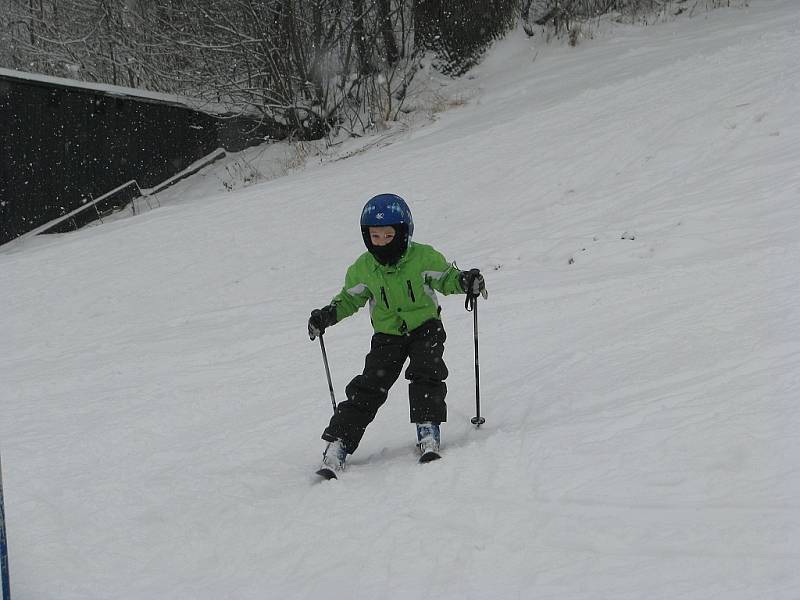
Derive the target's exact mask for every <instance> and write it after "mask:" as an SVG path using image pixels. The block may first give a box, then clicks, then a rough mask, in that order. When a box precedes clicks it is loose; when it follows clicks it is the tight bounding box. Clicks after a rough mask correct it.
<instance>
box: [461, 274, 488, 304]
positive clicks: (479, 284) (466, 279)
mask: <svg viewBox="0 0 800 600" xmlns="http://www.w3.org/2000/svg"><path fill="white" fill-rule="evenodd" d="M458 279H459V282H460V283H461V289H462V290H464V292H465V293H466V294H468V295H470V296H477V295H479V294H480V295H481V296H483V297H484V299H485V298H486V297H487V295H488V294H487V293H486V281H485V280H484V279H483V275H481V272H480V270H478V269H470V270H469V271H461V275H460V276H459V278H458Z"/></svg>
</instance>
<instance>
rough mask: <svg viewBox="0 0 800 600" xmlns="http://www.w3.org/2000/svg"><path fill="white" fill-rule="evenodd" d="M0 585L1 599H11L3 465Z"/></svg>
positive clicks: (0, 475)
mask: <svg viewBox="0 0 800 600" xmlns="http://www.w3.org/2000/svg"><path fill="white" fill-rule="evenodd" d="M0 587H2V589H3V600H11V584H10V583H9V575H8V545H7V543H6V517H5V510H4V508H3V467H2V466H0Z"/></svg>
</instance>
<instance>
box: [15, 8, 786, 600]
mask: <svg viewBox="0 0 800 600" xmlns="http://www.w3.org/2000/svg"><path fill="white" fill-rule="evenodd" d="M749 4H750V7H749V8H747V9H735V10H734V9H730V10H720V11H715V12H712V13H709V14H707V15H702V16H700V17H697V18H694V19H692V20H681V21H679V22H677V23H671V24H666V25H660V26H657V27H649V28H645V29H635V28H632V29H629V28H622V27H618V28H616V29H615V30H614V31H613V33H610V34H607V35H605V36H600V37H599V38H597V39H595V40H593V41H587V42H586V43H584V44H582V45H581V46H579V47H578V48H577V49H571V48H543V49H541V52H539V49H536V48H532V47H531V42H529V41H528V40H526V39H524V37H521V36H520V37H518V36H511V37H510V38H509V39H508V40H505V41H504V42H503V43H501V44H499V45H498V48H497V49H496V50H495V52H494V54H493V56H492V57H490V58H489V60H488V61H487V62H486V63H485V64H484V65H482V66H481V67H480V68H479V69H478V70H477V72H476V74H475V78H474V79H472V80H467V82H468V83H469V84H470V85H474V86H476V87H477V88H478V93H477V94H475V95H474V99H473V100H472V101H471V102H470V103H469V104H468V105H467V106H464V107H461V108H459V109H456V110H453V111H450V112H448V113H445V114H444V115H442V116H441V118H440V119H439V120H438V121H437V122H436V123H435V124H433V125H431V126H429V127H424V128H420V129H418V130H417V131H415V132H414V133H412V134H410V135H408V136H406V138H405V139H403V140H402V141H400V142H398V143H395V144H394V145H392V146H390V147H387V148H383V149H380V150H377V151H373V152H368V153H365V154H361V155H359V156H356V157H354V158H351V159H349V160H346V161H339V162H335V163H330V164H323V165H317V166H310V167H308V168H307V169H306V170H305V171H303V172H301V173H296V174H292V175H290V176H287V177H284V178H281V179H277V180H274V181H271V182H268V183H265V184H262V185H258V186H255V187H252V188H249V189H246V190H244V191H240V192H236V193H232V194H225V195H203V196H202V197H197V198H193V199H192V201H191V202H188V201H187V202H183V203H179V204H172V205H169V204H165V205H164V206H163V207H162V208H160V209H158V210H154V211H152V212H149V213H146V214H144V215H142V216H139V217H137V218H133V219H125V220H120V221H116V222H114V223H110V224H107V225H104V226H101V227H95V228H91V229H87V230H84V231H81V232H78V233H75V234H70V235H65V236H60V237H58V238H50V239H49V240H45V241H43V240H34V242H33V243H29V244H25V245H22V246H21V247H17V248H14V249H13V250H12V251H10V252H6V253H0V305H1V306H2V311H0V337H2V341H3V343H2V348H1V349H0V382H2V384H0V450H2V456H3V475H4V477H5V481H4V484H5V490H4V491H5V496H6V516H7V521H8V538H9V547H10V559H11V569H12V585H13V588H14V589H13V591H14V595H15V600H16V599H36V600H38V599H43V598H47V599H51V598H58V599H81V600H85V599H90V598H91V599H95V598H96V599H109V598H125V599H138V598H159V599H166V598H170V599H173V598H174V599H188V598H209V599H210V598H215V599H216V598H237V599H238V598H242V599H249V598H286V599H289V598H292V599H293V598H330V599H339V598H342V599H344V598H375V597H380V598H386V599H389V598H392V599H394V598H398V599H399V598H403V599H406V598H458V599H461V598H474V599H476V600H477V599H481V600H484V599H490V598H491V599H494V598H497V599H507V598H520V599H521V598H537V599H539V600H541V599H545V598H554V599H555V598H557V599H558V600H567V599H587V600H588V599H592V600H596V599H601V598H609V599H612V598H613V599H645V598H647V599H653V598H664V599H670V600H672V599H674V598H678V597H680V598H692V599H711V598H719V599H724V600H732V599H754V600H755V599H762V598H770V599H782V600H790V599H796V598H800V575H798V574H797V568H796V567H797V565H798V564H800V541H798V540H800V501H799V500H798V495H800V471H799V470H798V466H800V436H798V430H799V428H800V427H799V426H800V404H798V396H800V394H798V392H799V391H800V375H799V374H800V309H798V306H800V302H798V300H797V298H798V296H800V278H798V272H800V270H799V269H798V264H800V218H799V217H800V169H798V164H800V61H798V60H797V57H798V56H800V7H798V5H797V3H796V2H795V1H794V0H775V1H768V0H751V2H750V3H749ZM537 52H538V53H537ZM534 59H535V60H534ZM383 191H392V192H395V193H399V194H401V195H403V196H404V197H406V198H407V199H408V201H409V203H410V205H411V207H412V210H413V211H414V216H415V222H416V232H415V237H416V239H417V240H418V241H421V242H429V243H433V244H434V245H435V246H437V247H438V248H439V249H440V250H441V251H442V252H444V253H445V254H446V255H447V256H448V257H449V258H451V259H455V260H457V261H458V263H459V265H460V266H462V267H464V268H466V267H473V266H477V267H480V268H481V269H482V270H484V271H485V273H486V276H487V281H488V286H489V290H490V297H489V300H488V301H486V302H482V303H481V306H480V335H481V338H480V342H481V381H482V402H483V408H484V411H483V412H484V413H485V416H486V418H487V423H486V425H485V426H484V427H483V428H481V429H480V430H477V431H476V430H475V429H474V428H473V427H472V426H471V425H470V424H469V419H470V417H472V416H473V414H474V382H473V372H472V352H473V349H472V318H471V315H469V314H468V313H466V312H465V311H464V309H463V304H462V302H461V301H460V299H459V298H457V297H456V298H446V299H443V301H442V302H443V304H444V306H445V311H444V314H443V318H444V321H445V326H446V328H447V331H448V335H449V338H448V348H447V352H446V360H447V362H448V366H449V367H450V372H451V376H450V379H449V380H448V385H449V389H450V394H449V397H448V399H449V406H450V421H449V422H448V423H447V425H446V428H445V429H444V444H445V454H446V457H445V459H444V460H442V461H439V462H436V463H431V464H429V465H425V466H420V465H418V464H416V462H415V456H414V453H413V447H412V444H413V428H412V427H411V426H410V425H409V424H408V422H407V401H406V387H405V383H404V382H403V381H402V380H401V381H400V382H398V384H397V385H396V386H395V388H394V389H393V390H392V392H391V394H390V397H389V401H388V402H387V404H386V405H385V406H384V408H383V409H382V411H381V413H380V414H379V416H378V419H377V420H376V422H375V423H374V424H373V425H372V426H371V427H370V429H369V430H368V431H367V435H366V437H365V439H364V442H363V444H362V446H361V448H360V449H359V451H358V453H357V454H355V455H354V456H353V457H352V460H351V467H350V469H349V471H348V472H347V473H346V476H345V477H344V478H343V479H341V480H340V481H336V482H331V483H317V482H315V481H314V480H313V477H312V475H311V473H312V470H313V467H314V466H315V465H316V463H317V461H318V458H319V454H320V452H321V450H322V442H321V440H319V435H320V433H321V431H322V429H323V427H324V426H325V424H326V422H327V419H328V417H329V413H330V400H329V397H328V390H327V385H326V383H325V375H324V370H323V366H322V361H321V356H320V352H319V347H318V345H316V344H314V343H311V342H309V340H308V338H307V336H306V332H305V324H306V319H307V316H308V313H309V311H310V310H311V309H312V308H315V307H318V306H321V305H323V304H325V303H327V302H328V300H329V299H330V297H331V296H332V295H333V294H334V293H335V292H336V291H338V289H339V287H340V286H341V283H342V278H343V276H344V271H345V269H346V267H347V265H348V264H349V263H350V261H352V260H353V259H354V258H355V257H356V256H357V255H358V254H359V253H360V252H361V251H362V243H361V239H360V235H359V232H358V228H357V220H358V215H359V211H360V208H361V206H362V205H363V203H364V202H365V201H366V199H367V198H369V197H370V196H371V195H372V194H374V193H379V192H383ZM369 333H370V326H369V320H368V318H367V315H366V314H365V313H362V314H359V315H357V316H356V317H354V318H352V319H350V320H348V321H345V322H343V323H341V324H339V325H337V326H336V327H334V328H333V329H331V330H330V332H329V333H328V334H326V345H327V347H328V352H329V355H330V359H331V368H332V370H333V376H334V380H335V385H336V392H337V397H338V398H340V399H341V397H342V394H343V388H344V385H345V384H346V383H347V381H348V380H349V379H350V377H352V376H353V375H354V374H355V373H356V372H358V371H359V370H360V368H361V366H362V361H363V355H364V353H365V352H366V350H367V347H368V340H369Z"/></svg>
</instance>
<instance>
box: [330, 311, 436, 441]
mask: <svg viewBox="0 0 800 600" xmlns="http://www.w3.org/2000/svg"><path fill="white" fill-rule="evenodd" d="M445 339H447V335H446V334H445V331H444V327H443V326H442V322H441V321H440V320H439V319H431V320H430V321H427V322H425V323H423V324H422V325H420V326H419V327H417V328H416V329H414V330H413V331H411V332H409V333H407V334H406V335H387V334H385V333H376V334H374V335H373V336H372V343H371V346H370V351H369V354H367V358H366V360H365V362H364V372H363V373H362V374H361V375H357V376H356V377H354V378H353V380H352V381H351V382H350V383H349V384H348V385H347V388H345V393H346V395H347V400H344V401H342V402H340V403H339V405H338V406H337V407H336V412H335V413H334V415H333V417H331V422H330V424H329V425H328V427H327V428H326V429H325V431H324V433H323V434H322V439H323V440H327V441H329V442H332V441H334V440H336V439H339V440H342V443H343V444H344V446H345V448H346V449H347V451H348V453H351V454H352V453H353V452H355V449H356V448H357V447H358V444H359V443H360V442H361V438H362V436H363V435H364V430H365V429H366V428H367V425H369V424H370V423H372V421H373V420H374V419H375V415H376V414H377V412H378V409H379V408H380V407H381V406H382V405H383V403H384V402H386V398H387V396H388V394H389V388H391V387H392V385H393V384H394V382H395V381H397V378H398V377H399V376H400V371H402V369H403V365H404V364H405V362H406V359H407V358H408V359H409V364H408V368H407V369H406V379H408V380H409V382H410V383H409V384H408V400H409V404H410V408H411V422H412V423H422V422H425V421H431V422H433V423H442V422H444V421H446V420H447V405H446V404H445V402H444V398H445V396H446V395H447V385H446V384H445V383H444V380H445V378H446V377H447V366H446V365H445V364H444V361H443V360H442V355H443V353H444V342H445Z"/></svg>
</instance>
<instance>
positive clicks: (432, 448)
mask: <svg viewBox="0 0 800 600" xmlns="http://www.w3.org/2000/svg"><path fill="white" fill-rule="evenodd" d="M440 445H441V432H440V431H439V423H431V422H430V421H425V422H424V423H417V448H419V452H420V457H419V462H421V463H427V462H431V461H432V460H438V459H440V458H441V457H442V455H441V454H439V446H440Z"/></svg>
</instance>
